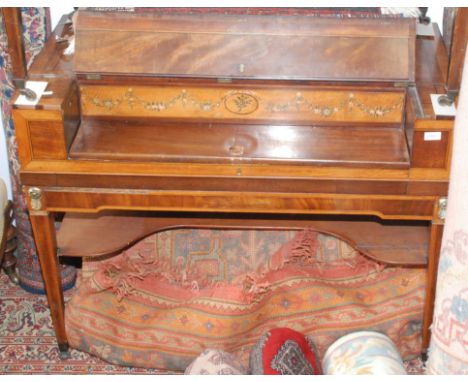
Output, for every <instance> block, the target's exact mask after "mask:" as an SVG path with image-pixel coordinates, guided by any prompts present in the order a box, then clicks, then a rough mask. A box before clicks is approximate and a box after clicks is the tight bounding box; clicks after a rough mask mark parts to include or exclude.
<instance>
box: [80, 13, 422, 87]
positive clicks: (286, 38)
mask: <svg viewBox="0 0 468 382" xmlns="http://www.w3.org/2000/svg"><path fill="white" fill-rule="evenodd" d="M77 20H78V21H77V26H76V56H75V71H76V72H77V73H101V74H124V75H134V74H140V75H158V76H185V77H208V78H210V77H211V78H213V77H214V78H218V77H232V78H250V79H252V78H256V79H290V80H293V79H296V80H298V79H302V80H307V79H309V80H311V79H313V80H320V79H321V80H324V79H326V80H335V81H413V80H414V49H415V21H414V20H412V19H392V20H386V19H379V20H375V19H359V20H357V19H331V18H327V19H321V18H313V17H305V16H288V17H278V16H253V15H242V16H233V15H157V14H150V15H147V14H144V13H103V14H101V13H99V12H87V11H78V19H77Z"/></svg>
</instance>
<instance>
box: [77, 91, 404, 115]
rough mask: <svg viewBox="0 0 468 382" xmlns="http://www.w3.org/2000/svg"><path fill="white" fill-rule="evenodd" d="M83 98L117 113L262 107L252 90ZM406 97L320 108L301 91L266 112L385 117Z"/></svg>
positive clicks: (250, 110) (353, 97) (244, 110)
mask: <svg viewBox="0 0 468 382" xmlns="http://www.w3.org/2000/svg"><path fill="white" fill-rule="evenodd" d="M82 97H83V99H84V100H86V101H87V102H90V103H91V104H92V105H94V106H96V107H99V108H105V109H107V110H108V111H110V110H114V109H116V108H118V107H119V106H121V105H122V104H125V103H126V104H127V105H128V107H130V108H131V109H133V108H134V107H135V106H136V105H138V106H140V107H142V108H143V109H145V110H147V111H154V112H162V111H165V110H169V109H171V108H172V107H174V106H176V105H181V106H182V107H187V106H191V107H194V108H196V109H198V110H200V111H202V112H212V111H214V110H217V109H219V108H220V107H222V106H224V108H225V109H226V110H228V111H229V112H231V113H234V114H243V115H245V114H251V113H253V112H254V111H256V110H257V109H258V106H259V104H260V102H259V100H258V99H257V97H256V95H255V93H254V92H252V91H245V90H244V91H237V90H236V91H229V92H228V93H226V94H225V95H224V96H223V97H221V98H220V99H219V100H217V101H210V100H201V99H198V98H196V97H194V96H192V95H191V94H190V93H189V92H188V91H187V90H186V89H182V90H181V91H180V93H179V94H177V95H176V96H174V97H172V98H171V99H169V100H145V99H143V98H141V97H139V96H137V95H136V94H135V92H134V90H133V88H128V89H127V91H126V92H125V94H124V95H123V96H121V97H117V98H99V97H97V96H92V95H89V94H88V93H87V91H86V90H85V89H82ZM402 105H403V98H401V99H400V100H399V101H398V102H396V103H394V104H393V105H390V106H369V105H366V104H365V103H364V102H362V101H360V100H359V99H358V98H357V97H356V95H355V94H354V93H349V94H348V95H347V97H346V98H345V99H344V100H343V101H341V102H340V103H339V104H337V105H318V104H316V103H313V102H310V101H309V100H307V99H306V98H305V97H304V95H303V94H302V93H300V92H298V93H296V95H295V97H294V98H293V99H292V100H291V101H288V102H286V103H276V104H275V103H273V102H268V103H266V104H265V110H267V111H269V112H272V113H281V112H301V111H307V112H311V113H314V114H316V115H320V116H322V117H331V116H333V115H334V114H336V113H339V112H342V111H345V110H347V111H352V110H353V108H357V109H358V110H360V111H361V112H363V113H365V114H367V115H369V116H371V117H375V118H379V117H383V116H385V115H387V114H389V113H391V112H393V111H395V110H401V108H402Z"/></svg>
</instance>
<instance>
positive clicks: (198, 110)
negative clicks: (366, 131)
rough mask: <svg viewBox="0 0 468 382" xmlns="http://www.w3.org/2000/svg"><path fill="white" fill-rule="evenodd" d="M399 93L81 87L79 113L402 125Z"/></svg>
mask: <svg viewBox="0 0 468 382" xmlns="http://www.w3.org/2000/svg"><path fill="white" fill-rule="evenodd" d="M404 101H405V93H404V92H403V91H399V90H395V91H350V90H327V89H313V88H312V89H311V88H306V89H304V88H299V87H297V88H268V89H265V88H255V87H252V88H242V89H238V88H229V87H227V86H226V87H224V86H220V87H196V86H185V87H182V86H151V87H150V86H94V85H83V86H82V87H81V102H82V111H83V114H85V115H88V116H110V115H112V116H116V115H119V116H129V117H130V116H131V117H143V116H144V117H165V118H192V119H193V118H197V119H200V118H201V119H239V118H242V119H247V120H261V121H278V122H291V123H301V122H308V123H310V122H327V121H329V122H347V123H349V122H381V123H400V122H401V120H402V110H403V107H404Z"/></svg>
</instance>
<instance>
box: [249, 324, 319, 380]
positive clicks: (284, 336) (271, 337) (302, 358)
mask: <svg viewBox="0 0 468 382" xmlns="http://www.w3.org/2000/svg"><path fill="white" fill-rule="evenodd" d="M250 368H251V372H252V374H265V375H317V374H322V370H321V367H320V360H319V359H318V357H317V355H316V352H315V347H314V345H313V343H312V342H311V341H310V340H308V339H307V338H306V337H305V336H304V335H303V334H301V333H299V332H296V331H295V330H292V329H289V328H275V329H271V330H270V331H269V332H267V333H266V334H265V335H263V336H262V337H261V338H260V340H259V341H258V342H257V344H256V345H255V346H254V348H253V349H252V353H251V355H250Z"/></svg>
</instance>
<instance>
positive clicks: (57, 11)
mask: <svg viewBox="0 0 468 382" xmlns="http://www.w3.org/2000/svg"><path fill="white" fill-rule="evenodd" d="M72 11H73V7H72V6H69V5H68V4H64V5H54V6H53V7H51V9H50V14H51V19H52V29H53V28H55V26H56V25H57V23H58V22H59V21H60V18H61V17H62V15H64V14H68V13H70V12H72ZM443 11H444V8H443V7H442V6H435V7H432V8H431V7H429V11H428V13H427V15H428V16H429V17H430V18H431V19H432V21H433V22H436V23H437V24H439V29H440V30H441V31H442V16H443ZM0 127H1V129H0V176H1V178H2V179H4V180H5V182H6V183H7V188H8V195H9V197H10V198H11V185H10V175H9V172H8V156H7V150H6V142H5V133H4V129H3V125H2V120H1V118H0Z"/></svg>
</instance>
